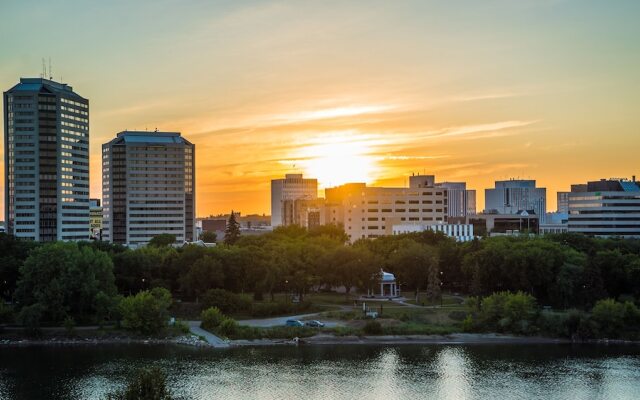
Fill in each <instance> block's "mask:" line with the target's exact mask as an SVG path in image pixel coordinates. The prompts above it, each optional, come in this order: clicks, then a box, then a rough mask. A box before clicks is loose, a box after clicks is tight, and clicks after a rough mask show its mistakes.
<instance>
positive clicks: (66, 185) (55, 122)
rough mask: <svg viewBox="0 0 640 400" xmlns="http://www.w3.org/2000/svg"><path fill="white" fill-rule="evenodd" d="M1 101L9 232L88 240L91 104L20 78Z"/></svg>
mask: <svg viewBox="0 0 640 400" xmlns="http://www.w3.org/2000/svg"><path fill="white" fill-rule="evenodd" d="M3 97H4V132H5V136H4V148H5V151H4V162H5V221H6V229H7V232H8V233H10V234H13V235H15V236H16V237H19V238H22V239H25V240H35V241H42V242H50V241H55V240H87V239H88V238H89V100H87V99H85V98H84V97H82V96H80V95H79V94H77V93H75V92H74V91H73V88H72V87H71V86H68V85H67V84H64V83H58V82H54V81H52V80H48V79H43V78H21V79H20V83H18V84H17V85H15V86H14V87H12V88H11V89H9V90H8V91H7V92H5V93H4V96H3Z"/></svg>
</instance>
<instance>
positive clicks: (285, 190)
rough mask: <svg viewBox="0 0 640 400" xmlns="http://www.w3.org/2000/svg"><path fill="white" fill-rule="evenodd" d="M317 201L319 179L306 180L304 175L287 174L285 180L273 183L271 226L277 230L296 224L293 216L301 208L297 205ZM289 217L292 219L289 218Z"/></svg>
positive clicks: (277, 180) (273, 181)
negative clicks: (277, 228) (283, 226)
mask: <svg viewBox="0 0 640 400" xmlns="http://www.w3.org/2000/svg"><path fill="white" fill-rule="evenodd" d="M317 199H318V180H317V179H305V178H303V177H302V174H286V175H285V178H284V179H273V180H272V181H271V226H272V227H274V228H276V227H278V226H282V225H285V226H286V225H290V224H293V223H296V219H295V218H293V214H295V213H296V210H298V209H300V208H301V207H298V205H297V203H298V202H309V201H314V200H317ZM287 215H289V216H290V218H287ZM305 219H306V218H305Z"/></svg>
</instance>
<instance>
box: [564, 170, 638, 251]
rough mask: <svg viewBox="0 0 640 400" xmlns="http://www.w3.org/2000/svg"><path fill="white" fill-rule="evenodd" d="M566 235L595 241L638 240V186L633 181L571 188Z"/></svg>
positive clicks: (608, 181)
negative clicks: (615, 238) (567, 232)
mask: <svg viewBox="0 0 640 400" xmlns="http://www.w3.org/2000/svg"><path fill="white" fill-rule="evenodd" d="M568 231H569V232H575V233H583V234H585V235H590V236H598V237H612V236H618V237H624V238H640V183H638V182H636V180H635V177H633V179H632V180H626V179H608V180H607V179H602V180H599V181H592V182H588V183H587V184H586V185H584V184H583V185H572V186H571V193H569V221H568Z"/></svg>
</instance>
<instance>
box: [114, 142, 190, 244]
mask: <svg viewBox="0 0 640 400" xmlns="http://www.w3.org/2000/svg"><path fill="white" fill-rule="evenodd" d="M194 165H195V146H194V145H193V144H192V143H190V142H189V141H188V140H186V139H185V138H183V137H182V136H181V135H180V133H178V132H137V131H125V132H120V133H118V134H117V137H116V138H115V139H113V140H111V141H110V142H108V143H105V144H103V145H102V207H103V217H104V218H103V228H102V238H103V240H106V241H109V242H112V243H121V244H127V245H131V246H138V245H143V244H146V243H148V242H149V241H150V240H151V239H152V238H153V237H154V236H157V235H160V234H164V233H167V234H171V235H175V237H176V241H177V242H179V243H183V242H185V241H186V242H192V241H194V240H196V239H197V238H196V225H195V169H194Z"/></svg>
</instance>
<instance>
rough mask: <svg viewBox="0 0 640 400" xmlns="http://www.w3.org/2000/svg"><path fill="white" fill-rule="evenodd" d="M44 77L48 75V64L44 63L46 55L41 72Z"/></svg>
mask: <svg viewBox="0 0 640 400" xmlns="http://www.w3.org/2000/svg"><path fill="white" fill-rule="evenodd" d="M40 77H41V78H42V79H45V78H46V77H47V65H46V64H45V63H44V57H42V74H40Z"/></svg>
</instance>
